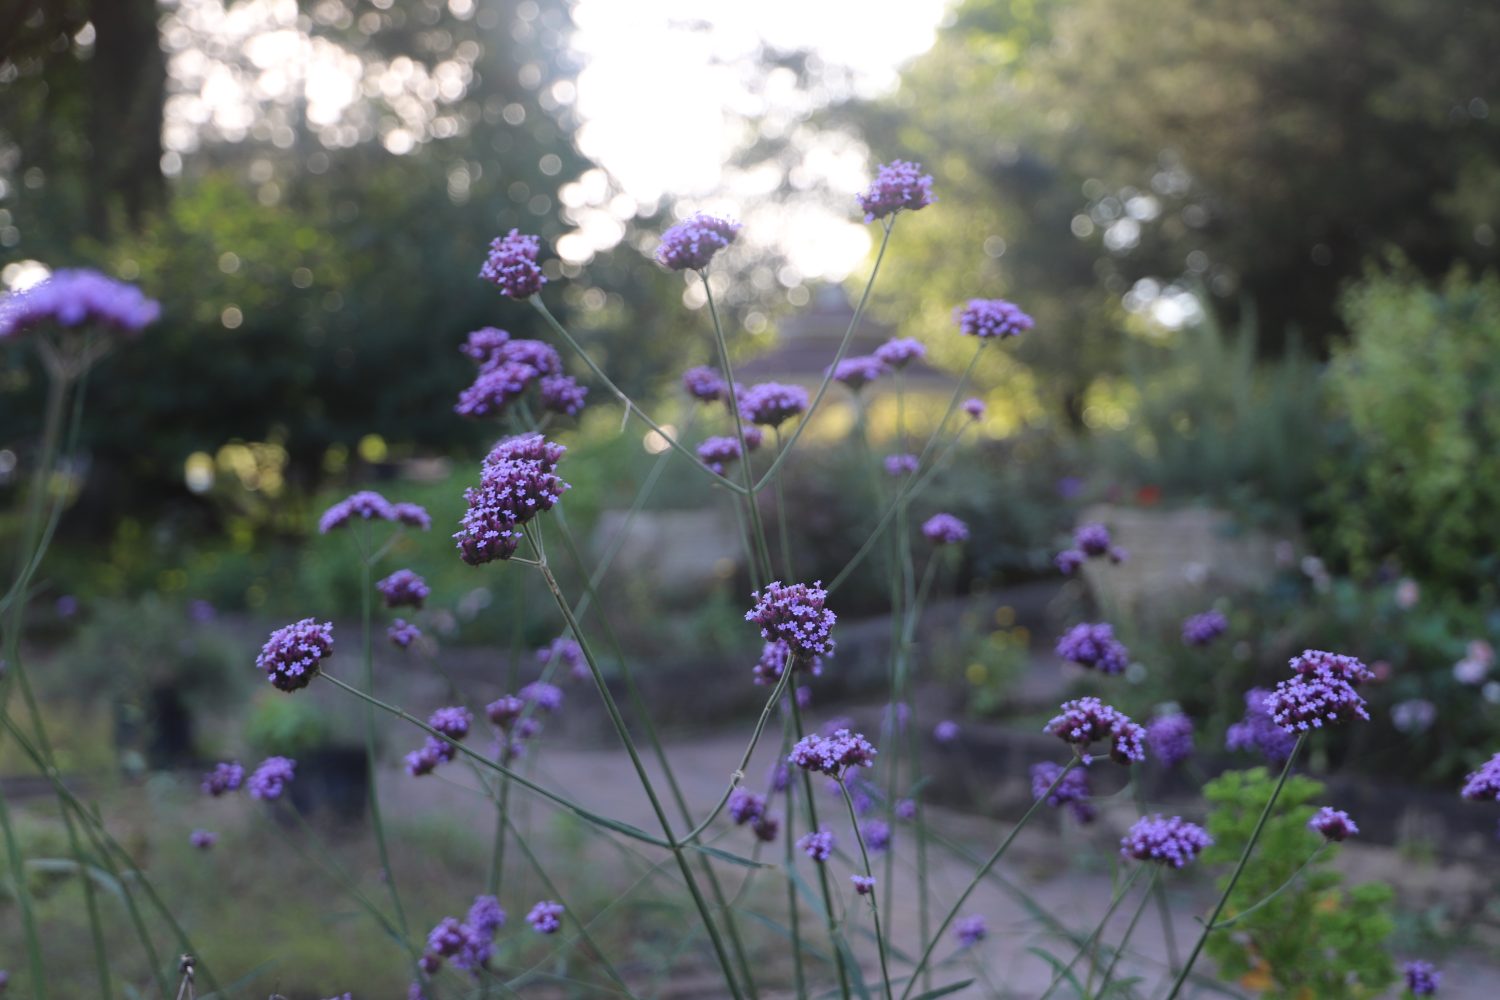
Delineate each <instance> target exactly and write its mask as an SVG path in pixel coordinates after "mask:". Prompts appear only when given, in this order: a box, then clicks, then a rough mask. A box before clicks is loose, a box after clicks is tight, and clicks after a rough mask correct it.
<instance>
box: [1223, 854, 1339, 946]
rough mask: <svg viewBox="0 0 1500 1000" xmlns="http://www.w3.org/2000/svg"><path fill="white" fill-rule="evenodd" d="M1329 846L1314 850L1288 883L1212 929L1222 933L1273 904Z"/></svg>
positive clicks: (1292, 874) (1290, 877) (1288, 878)
mask: <svg viewBox="0 0 1500 1000" xmlns="http://www.w3.org/2000/svg"><path fill="white" fill-rule="evenodd" d="M1327 846H1328V841H1326V840H1325V841H1323V843H1321V844H1319V845H1318V846H1317V847H1315V848H1313V852H1312V854H1310V855H1308V858H1307V860H1306V861H1304V862H1302V864H1300V865H1298V866H1297V870H1296V871H1294V872H1292V873H1291V874H1290V875H1288V876H1287V879H1286V881H1285V882H1283V883H1281V884H1280V885H1279V886H1277V887H1276V888H1275V889H1274V890H1272V892H1271V893H1270V895H1267V896H1263V897H1261V898H1260V899H1259V900H1257V901H1256V902H1254V903H1252V904H1250V905H1249V906H1247V907H1245V908H1244V909H1243V910H1241V911H1240V912H1238V913H1236V914H1235V915H1234V916H1232V917H1229V918H1227V919H1224V920H1220V921H1219V922H1218V923H1216V924H1214V925H1213V928H1212V929H1213V930H1216V931H1221V930H1223V929H1224V928H1226V927H1233V926H1234V925H1235V924H1237V923H1239V922H1240V921H1241V920H1243V919H1245V918H1246V917H1248V916H1249V915H1250V914H1252V913H1254V912H1255V911H1256V910H1258V909H1260V908H1261V907H1262V906H1265V905H1266V904H1267V903H1269V902H1271V900H1273V899H1275V898H1276V897H1277V896H1280V895H1281V894H1282V893H1283V892H1285V891H1286V890H1288V889H1290V888H1291V887H1292V884H1293V883H1294V882H1296V881H1297V879H1299V878H1300V877H1301V876H1302V873H1303V872H1305V871H1307V869H1308V867H1309V866H1311V865H1312V863H1313V862H1314V861H1317V860H1318V856H1319V855H1320V854H1322V853H1323V849H1324V848H1326V847H1327Z"/></svg>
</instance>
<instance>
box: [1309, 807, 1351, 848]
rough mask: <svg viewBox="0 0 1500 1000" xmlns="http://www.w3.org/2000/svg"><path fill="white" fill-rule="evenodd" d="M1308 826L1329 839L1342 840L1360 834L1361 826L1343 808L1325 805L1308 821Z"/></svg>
mask: <svg viewBox="0 0 1500 1000" xmlns="http://www.w3.org/2000/svg"><path fill="white" fill-rule="evenodd" d="M1307 828H1308V829H1309V830H1311V831H1313V832H1314V833H1320V834H1322V835H1323V836H1324V838H1326V839H1328V840H1334V841H1341V840H1347V839H1349V838H1350V837H1357V836H1359V827H1358V826H1357V825H1356V824H1355V822H1354V820H1352V819H1350V818H1349V814H1348V813H1346V812H1344V811H1343V810H1342V809H1334V808H1332V807H1331V806H1324V807H1323V808H1322V809H1319V810H1318V811H1317V813H1316V814H1314V816H1313V818H1312V819H1310V820H1308V821H1307Z"/></svg>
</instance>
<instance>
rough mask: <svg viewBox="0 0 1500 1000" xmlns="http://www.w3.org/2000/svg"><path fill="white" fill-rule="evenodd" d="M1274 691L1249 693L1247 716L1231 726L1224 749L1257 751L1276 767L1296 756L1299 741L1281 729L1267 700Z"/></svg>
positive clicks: (1261, 689) (1247, 695) (1225, 738)
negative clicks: (1272, 715)
mask: <svg viewBox="0 0 1500 1000" xmlns="http://www.w3.org/2000/svg"><path fill="white" fill-rule="evenodd" d="M1270 697H1271V692H1269V691H1267V690H1266V689H1265V688H1251V689H1250V690H1249V691H1247V692H1245V717H1244V718H1243V719H1241V720H1240V721H1239V722H1236V723H1235V724H1234V725H1232V726H1230V727H1229V730H1228V731H1227V732H1226V733H1225V734H1224V746H1225V748H1226V749H1229V750H1253V751H1254V752H1256V753H1258V754H1260V755H1261V756H1262V757H1264V758H1266V760H1267V761H1268V762H1270V763H1272V764H1280V763H1283V762H1284V761H1285V760H1286V759H1287V758H1288V757H1290V756H1291V755H1292V747H1294V746H1296V744H1297V738H1296V737H1295V736H1293V735H1292V734H1291V733H1289V732H1287V731H1286V730H1285V729H1282V728H1281V727H1280V726H1278V725H1277V724H1276V722H1275V720H1273V719H1272V718H1271V712H1270V709H1268V708H1267V707H1266V701H1267V699H1269V698H1270Z"/></svg>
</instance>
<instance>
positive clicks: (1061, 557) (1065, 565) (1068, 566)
mask: <svg viewBox="0 0 1500 1000" xmlns="http://www.w3.org/2000/svg"><path fill="white" fill-rule="evenodd" d="M1087 560H1088V557H1087V556H1085V555H1084V554H1083V553H1082V552H1080V551H1078V550H1077V549H1063V550H1062V551H1061V552H1059V553H1058V554H1057V558H1056V559H1054V560H1052V564H1053V565H1054V566H1056V567H1057V568H1058V569H1059V570H1061V571H1062V573H1063V575H1064V576H1072V575H1073V574H1074V573H1077V572H1078V569H1079V567H1081V566H1082V565H1083V564H1084V563H1085V562H1086V561H1087Z"/></svg>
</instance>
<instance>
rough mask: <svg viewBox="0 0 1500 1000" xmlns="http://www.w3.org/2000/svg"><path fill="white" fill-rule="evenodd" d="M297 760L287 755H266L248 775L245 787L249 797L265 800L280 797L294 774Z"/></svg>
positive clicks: (268, 800)
mask: <svg viewBox="0 0 1500 1000" xmlns="http://www.w3.org/2000/svg"><path fill="white" fill-rule="evenodd" d="M296 771H297V762H296V761H294V760H292V759H290V758H288V757H267V758H266V759H265V760H263V761H261V763H260V766H259V767H257V768H256V769H255V770H254V771H253V772H252V773H251V775H250V780H249V782H248V783H247V784H246V787H247V788H248V789H249V790H250V797H251V798H255V799H263V800H265V801H267V802H270V801H273V800H275V799H279V798H281V793H282V792H283V791H284V790H285V789H286V786H287V784H288V783H290V782H291V780H292V777H293V776H294V775H295V774H296Z"/></svg>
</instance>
